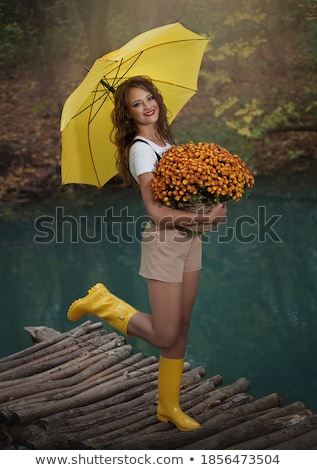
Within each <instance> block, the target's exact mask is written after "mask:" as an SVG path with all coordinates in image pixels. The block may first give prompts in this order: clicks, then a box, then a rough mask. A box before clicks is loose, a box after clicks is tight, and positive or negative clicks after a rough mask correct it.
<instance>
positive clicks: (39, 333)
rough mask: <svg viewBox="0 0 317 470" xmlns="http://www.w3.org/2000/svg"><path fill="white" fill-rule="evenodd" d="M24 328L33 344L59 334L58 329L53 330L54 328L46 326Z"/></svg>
mask: <svg viewBox="0 0 317 470" xmlns="http://www.w3.org/2000/svg"><path fill="white" fill-rule="evenodd" d="M24 329H25V331H27V332H28V333H29V335H30V336H31V339H32V341H33V344H36V343H41V342H42V341H46V340H47V339H51V338H53V337H54V336H56V335H60V334H61V332H60V331H57V330H54V328H50V327H48V326H25V327H24Z"/></svg>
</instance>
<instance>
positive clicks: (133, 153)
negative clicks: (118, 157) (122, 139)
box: [129, 136, 171, 183]
mask: <svg viewBox="0 0 317 470" xmlns="http://www.w3.org/2000/svg"><path fill="white" fill-rule="evenodd" d="M135 138H136V139H141V140H144V141H145V142H148V144H149V145H148V144H146V143H144V142H135V143H134V144H133V145H132V147H131V148H130V152H129V167H130V171H131V174H132V176H133V178H134V179H135V180H136V181H137V183H138V182H139V178H138V176H139V175H142V174H143V173H147V172H153V171H155V169H156V167H157V164H158V160H157V155H156V153H155V152H157V153H158V154H159V155H160V157H161V156H162V155H163V153H164V152H165V151H166V150H167V149H168V148H170V147H171V145H170V144H166V146H165V147H161V146H160V145H157V144H155V143H154V142H152V141H151V140H148V139H145V138H144V137H139V136H137V137H135Z"/></svg>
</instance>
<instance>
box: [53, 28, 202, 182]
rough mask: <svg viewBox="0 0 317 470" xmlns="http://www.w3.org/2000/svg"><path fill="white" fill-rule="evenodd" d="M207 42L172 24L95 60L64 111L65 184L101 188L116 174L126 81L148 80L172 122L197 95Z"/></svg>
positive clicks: (146, 33)
mask: <svg viewBox="0 0 317 470" xmlns="http://www.w3.org/2000/svg"><path fill="white" fill-rule="evenodd" d="M208 41H209V40H208V38H205V37H203V36H201V35H199V34H196V33H194V32H192V31H190V30H189V29H187V28H185V27H184V26H183V25H181V24H180V23H173V24H169V25H166V26H162V27H159V28H155V29H152V30H150V31H147V32H145V33H143V34H140V35H139V36H136V37H135V38H134V39H132V40H131V41H129V42H128V43H127V44H125V45H124V46H123V47H121V49H118V50H115V51H113V52H110V53H109V54H106V55H105V56H103V57H101V58H99V59H97V60H96V61H95V63H94V64H93V66H92V68H91V69H90V71H89V72H88V74H87V75H86V77H85V78H84V80H83V81H82V83H81V84H80V85H79V86H78V88H76V90H75V91H74V92H73V93H72V94H71V95H70V96H69V97H68V99H67V100H66V102H65V104H64V107H63V111H62V117H61V132H62V184H68V183H80V184H90V185H94V186H98V187H102V186H103V185H104V184H105V183H106V182H107V181H109V180H110V179H111V178H112V177H113V176H115V175H116V174H117V172H118V171H117V168H116V161H115V151H116V149H115V146H114V144H113V143H112V142H111V140H110V133H111V130H112V122H111V111H112V109H113V93H114V92H115V90H116V88H117V87H118V85H120V83H121V82H122V81H124V80H126V79H128V78H131V77H133V76H136V75H146V76H148V77H150V78H151V79H152V81H153V83H154V84H155V85H156V87H157V88H158V89H159V91H160V93H161V94H162V96H163V98H164V102H165V105H166V107H167V109H168V111H169V122H170V123H171V122H172V121H173V119H174V118H175V117H176V116H177V114H178V113H179V112H180V110H181V109H182V108H183V106H184V105H185V104H186V103H187V101H188V100H189V99H190V98H191V97H192V96H193V95H194V94H195V92H196V91H197V81H198V75H199V70H200V65H201V61H202V57H203V54H204V51H205V48H206V46H207V43H208Z"/></svg>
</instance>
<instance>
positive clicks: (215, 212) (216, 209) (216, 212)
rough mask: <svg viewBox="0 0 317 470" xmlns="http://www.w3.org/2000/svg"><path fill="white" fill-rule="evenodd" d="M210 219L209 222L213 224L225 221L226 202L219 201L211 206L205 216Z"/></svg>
mask: <svg viewBox="0 0 317 470" xmlns="http://www.w3.org/2000/svg"><path fill="white" fill-rule="evenodd" d="M207 216H208V218H209V219H210V223H212V224H213V225H218V224H221V222H225V221H226V216H227V203H226V202H221V203H219V204H216V205H215V206H213V207H212V208H211V209H210V211H209V212H208V213H207V214H206V218H207Z"/></svg>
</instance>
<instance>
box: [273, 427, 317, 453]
mask: <svg viewBox="0 0 317 470" xmlns="http://www.w3.org/2000/svg"><path fill="white" fill-rule="evenodd" d="M316 448H317V428H315V429H313V430H311V431H309V432H307V433H305V434H302V435H300V436H296V437H294V438H293V439H289V440H288V441H285V442H281V443H279V444H277V445H273V446H270V447H268V448H267V450H276V449H279V450H309V449H311V450H316Z"/></svg>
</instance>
